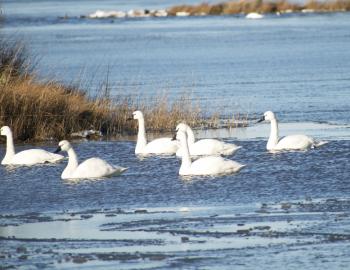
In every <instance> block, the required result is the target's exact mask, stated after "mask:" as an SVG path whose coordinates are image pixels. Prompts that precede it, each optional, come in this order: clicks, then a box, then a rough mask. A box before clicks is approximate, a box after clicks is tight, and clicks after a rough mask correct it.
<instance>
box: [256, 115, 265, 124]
mask: <svg viewBox="0 0 350 270" xmlns="http://www.w3.org/2000/svg"><path fill="white" fill-rule="evenodd" d="M264 120H265V116H263V117H261V118H260V119H259V120H258V122H257V123H260V122H262V121H264Z"/></svg>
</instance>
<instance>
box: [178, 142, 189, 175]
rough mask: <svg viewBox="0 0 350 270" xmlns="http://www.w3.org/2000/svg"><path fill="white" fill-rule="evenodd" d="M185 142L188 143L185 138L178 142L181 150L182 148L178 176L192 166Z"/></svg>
mask: <svg viewBox="0 0 350 270" xmlns="http://www.w3.org/2000/svg"><path fill="white" fill-rule="evenodd" d="M187 141H188V139H187V138H186V137H184V138H183V139H182V140H181V141H180V143H181V148H182V161H181V167H180V174H181V172H184V171H186V170H188V169H189V168H190V167H191V164H192V161H191V157H190V151H189V149H188V143H187Z"/></svg>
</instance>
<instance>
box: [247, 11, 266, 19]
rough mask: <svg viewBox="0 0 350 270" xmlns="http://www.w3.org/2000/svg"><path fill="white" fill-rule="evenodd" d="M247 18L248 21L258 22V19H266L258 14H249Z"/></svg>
mask: <svg viewBox="0 0 350 270" xmlns="http://www.w3.org/2000/svg"><path fill="white" fill-rule="evenodd" d="M245 17H246V18H247V19H253V20H258V19H262V18H264V15H262V14H260V13H257V12H251V13H248V14H247V15H246V16H245Z"/></svg>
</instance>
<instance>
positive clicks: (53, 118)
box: [0, 39, 219, 141]
mask: <svg viewBox="0 0 350 270" xmlns="http://www.w3.org/2000/svg"><path fill="white" fill-rule="evenodd" d="M0 47H3V48H5V50H2V51H1V52H0V126H3V125H8V126H10V127H11V129H12V131H13V133H14V138H15V139H16V140H20V141H40V140H48V139H55V140H57V139H63V138H69V136H70V134H72V133H73V132H79V131H82V130H89V129H93V130H97V131H101V132H102V133H103V134H104V135H107V136H113V135H117V134H124V135H126V134H135V133H136V132H137V123H136V121H127V119H128V118H129V117H131V116H132V112H133V111H135V110H141V111H143V113H144V115H145V119H146V126H147V129H148V130H149V131H153V132H164V131H173V129H174V127H175V126H176V125H177V124H178V123H179V122H181V121H184V122H186V123H187V124H189V125H191V126H192V127H194V128H198V127H204V128H208V127H211V122H212V121H211V119H210V118H209V119H208V118H204V116H203V112H202V110H201V106H200V105H199V103H198V102H195V101H193V99H192V98H191V95H188V94H184V95H183V96H182V97H180V98H178V99H176V100H175V101H172V102H171V101H170V99H169V98H168V97H167V95H166V94H163V95H159V97H158V98H156V99H152V100H151V99H150V100H143V101H137V100H136V99H131V98H116V99H113V100H112V99H110V98H109V97H110V95H109V93H108V91H107V92H106V91H104V90H103V89H102V90H101V91H100V93H102V94H100V95H97V96H96V97H91V96H90V95H88V94H87V93H86V92H85V91H82V90H81V89H79V88H77V87H74V86H67V85H63V84H61V83H58V82H55V81H50V82H38V81H37V80H36V79H35V77H34V76H33V75H32V72H31V70H30V69H29V68H30V65H28V64H27V63H28V61H27V57H26V54H25V50H24V47H23V46H10V47H9V46H8V43H4V42H1V39H0ZM215 118H219V116H215Z"/></svg>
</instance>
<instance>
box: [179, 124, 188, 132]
mask: <svg viewBox="0 0 350 270" xmlns="http://www.w3.org/2000/svg"><path fill="white" fill-rule="evenodd" d="M188 128H189V126H188V125H186V124H185V123H180V124H178V125H177V126H176V131H179V130H181V131H183V132H186V131H187V129H188Z"/></svg>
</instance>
